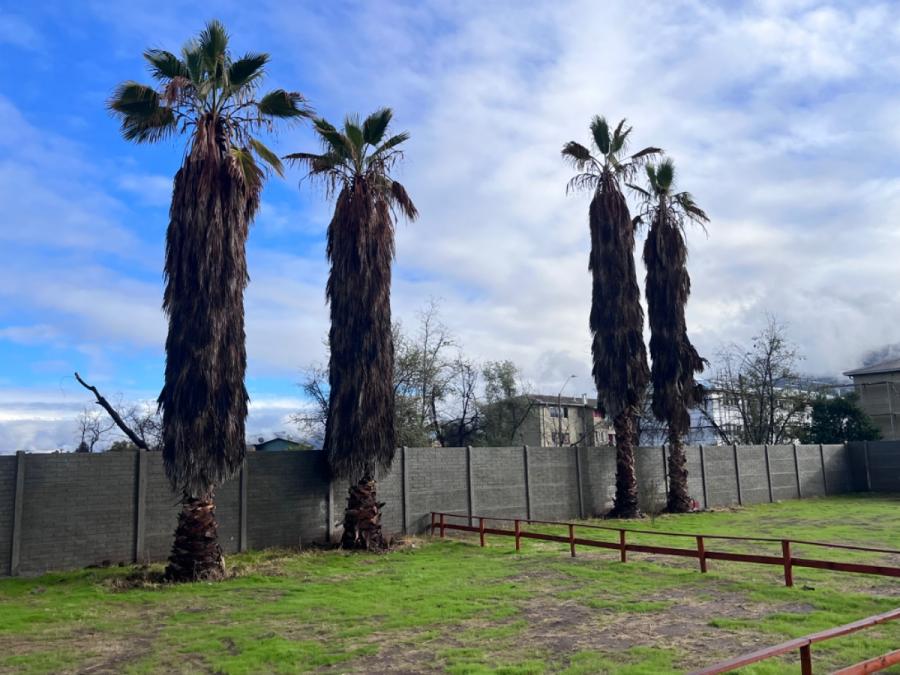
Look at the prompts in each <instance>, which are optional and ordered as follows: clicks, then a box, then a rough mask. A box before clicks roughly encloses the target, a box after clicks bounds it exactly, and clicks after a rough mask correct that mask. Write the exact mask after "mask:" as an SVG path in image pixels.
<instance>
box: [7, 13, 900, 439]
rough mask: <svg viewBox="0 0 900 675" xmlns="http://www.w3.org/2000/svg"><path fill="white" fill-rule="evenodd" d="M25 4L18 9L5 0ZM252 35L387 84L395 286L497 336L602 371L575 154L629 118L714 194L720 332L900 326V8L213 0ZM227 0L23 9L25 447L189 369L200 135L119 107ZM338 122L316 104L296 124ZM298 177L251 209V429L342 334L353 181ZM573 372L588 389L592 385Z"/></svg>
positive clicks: (14, 399) (286, 409)
mask: <svg viewBox="0 0 900 675" xmlns="http://www.w3.org/2000/svg"><path fill="white" fill-rule="evenodd" d="M7 6H9V5H7ZM216 8H217V9H216V11H217V12H218V18H220V19H221V20H222V21H224V22H225V24H226V25H227V26H228V27H229V29H230V31H231V32H232V45H233V50H234V51H235V52H236V53H243V52H245V51H259V50H262V51H268V52H270V53H271V55H272V64H271V67H270V69H269V78H268V84H269V85H271V86H272V87H275V86H278V87H284V88H287V89H294V90H299V91H301V92H303V93H304V94H305V95H306V96H307V97H308V98H309V99H310V100H311V102H312V104H313V105H314V106H315V108H316V109H317V111H318V112H320V113H321V114H322V115H324V116H325V117H327V118H329V119H333V120H335V121H339V120H340V119H341V118H342V117H343V115H344V114H345V113H347V112H357V111H358V112H361V113H366V112H369V111H371V110H373V109H375V108H377V107H380V106H384V105H388V106H391V107H393V108H394V110H395V122H396V127H397V130H400V129H407V130H409V131H410V132H411V134H412V138H411V140H410V141H409V143H408V144H407V158H406V161H405V163H404V165H403V167H402V168H401V169H400V171H399V175H398V177H399V178H400V179H401V180H402V181H403V182H404V183H405V184H406V185H407V188H408V190H409V192H410V194H411V195H412V197H413V199H414V200H415V202H416V204H417V205H418V207H419V210H420V212H421V218H420V220H419V221H418V222H416V223H414V224H401V225H400V226H399V228H398V235H397V267H396V273H395V285H394V294H393V299H394V312H395V314H396V315H397V316H398V317H399V318H401V319H402V320H404V321H405V322H406V323H407V324H409V323H412V322H414V320H415V314H416V311H417V310H418V309H419V308H420V307H422V305H423V304H424V303H425V302H426V301H427V300H428V298H431V297H433V298H439V299H441V302H442V307H443V317H444V321H445V323H446V324H447V325H448V326H449V327H450V329H451V330H452V331H453V332H454V333H455V334H456V335H457V336H458V339H459V341H460V342H461V343H462V344H464V345H465V348H466V351H467V352H468V353H469V354H470V355H471V356H473V357H476V358H479V359H492V358H511V359H513V360H515V361H516V362H517V363H518V364H519V365H520V366H521V368H522V369H523V371H524V373H525V374H526V376H527V377H528V379H530V380H531V381H532V382H533V383H535V385H536V386H537V387H538V388H543V389H546V390H547V391H551V390H552V391H554V392H555V390H556V389H557V388H558V386H559V384H560V383H561V382H562V381H563V380H564V378H565V377H566V376H568V375H569V374H571V373H575V374H577V375H578V379H577V380H576V381H575V385H574V390H575V391H571V392H569V393H581V392H588V393H590V392H591V381H590V375H589V373H590V366H589V352H590V345H589V335H588V331H587V314H588V305H589V295H590V285H589V277H588V273H587V251H588V236H587V223H586V220H587V216H586V213H587V202H588V197H587V196H585V195H574V196H568V197H567V196H566V193H565V184H566V180H567V178H568V177H569V175H570V172H569V169H568V168H567V167H566V166H565V165H564V164H563V163H562V162H561V161H560V157H559V150H560V148H561V146H562V144H563V143H564V142H565V141H568V140H572V139H574V140H580V141H582V142H587V140H588V130H587V125H588V122H589V120H590V118H591V116H592V115H594V114H597V113H601V114H604V115H606V116H607V117H609V118H612V119H618V118H621V117H627V118H628V120H629V121H630V123H631V124H633V126H634V132H633V139H634V149H638V148H639V147H643V145H651V144H652V145H659V146H662V147H663V148H665V149H666V150H667V151H668V152H669V154H670V155H671V156H672V157H673V158H674V159H675V162H676V164H677V166H678V170H679V179H680V185H681V187H682V188H683V189H689V190H690V191H691V192H693V193H694V195H695V197H696V199H697V201H698V202H699V203H700V205H701V206H703V207H704V208H705V209H706V210H707V212H708V213H709V214H710V216H711V219H712V223H711V225H710V227H709V234H708V237H707V236H706V235H704V234H703V233H702V232H700V231H692V232H690V233H689V245H690V248H691V259H690V269H691V274H692V277H693V282H694V293H693V297H692V300H691V304H690V306H689V308H688V319H689V327H690V330H691V332H692V335H693V338H694V340H695V342H696V343H697V345H698V347H699V348H700V349H701V351H702V352H703V353H705V354H707V355H711V354H712V353H714V352H715V350H716V349H717V348H719V347H720V346H721V345H722V344H724V343H728V342H731V341H743V340H746V339H747V338H748V337H749V336H751V335H752V334H753V333H754V332H756V331H757V330H758V329H759V328H760V326H761V325H762V324H763V322H764V321H765V314H766V312H770V313H775V314H777V315H778V316H779V317H780V318H781V319H782V320H783V321H785V322H787V323H788V324H789V332H790V335H791V337H792V338H793V340H794V341H795V342H796V343H797V344H798V345H799V347H800V350H801V351H802V352H803V353H804V354H805V355H806V357H807V358H806V361H805V364H804V368H805V369H806V370H807V371H809V372H811V373H816V374H825V375H837V374H839V373H840V371H842V370H845V369H847V368H850V367H853V366H855V365H857V364H858V362H859V361H860V360H861V359H862V358H863V356H864V354H865V353H866V352H868V351H869V350H872V349H876V348H878V347H881V346H883V345H885V344H892V343H896V342H898V341H900V331H898V325H900V321H898V317H900V292H898V288H900V264H898V260H900V227H898V216H900V179H898V175H900V171H898V169H900V159H898V157H900V123H898V121H900V87H898V81H900V77H898V76H900V5H897V3H892V2H884V3H878V2H863V1H850V2H846V3H838V2H831V3H822V2H806V1H802V0H797V1H789V0H771V1H760V2H747V3H739V2H728V3H722V2H690V1H675V2H673V1H671V0H669V1H665V2H644V1H639V2H634V1H633V0H630V1H628V2H614V1H608V2H602V3H600V2H593V1H592V0H586V1H584V2H578V1H568V0H567V1H561V0H557V1H554V2H543V3H538V2H534V3H531V2H499V1H498V2H456V3H451V2H433V3H420V2H409V3H405V2H374V1H373V2H359V3H343V2H332V3H321V2H287V1H280V2H276V1H271V2H270V1H262V2H258V3H246V2H240V3H238V2H229V1H223V2H218V3H216ZM206 11H207V10H206V9H205V7H204V6H203V5H202V3H200V4H198V3H195V2H190V3H188V2H184V3H181V2H170V1H168V0H155V1H154V2H143V1H137V2H128V3H121V2H109V3H107V2H87V1H85V2H77V3H76V2H68V3H67V2H42V3H32V4H31V6H30V7H28V6H27V5H26V4H19V5H18V6H17V7H16V9H14V10H6V9H0V64H2V65H0V83H2V84H0V119H2V120H3V123H2V124H0V150H2V153H0V201H2V204H3V210H2V216H0V363H2V368H0V453H4V452H11V451H14V450H15V449H18V448H30V449H47V448H54V447H60V446H71V445H72V444H73V441H74V436H73V427H72V419H73V418H74V417H75V415H76V414H77V413H78V411H79V410H80V409H81V408H83V407H84V406H85V405H86V404H89V402H90V400H89V397H88V396H87V395H86V392H84V391H83V390H81V389H80V388H79V387H78V385H77V384H76V383H75V382H74V380H73V379H72V376H71V374H72V372H73V371H74V370H78V371H79V372H80V373H82V375H84V376H85V377H86V378H87V379H89V380H91V381H93V382H94V383H96V384H97V385H98V386H99V387H100V388H101V389H102V390H104V391H105V392H108V393H109V394H110V395H111V396H122V397H124V398H126V399H130V400H142V399H152V398H153V397H155V395H156V394H157V393H158V391H159V388H160V385H161V378H162V366H163V359H164V355H163V342H164V338H165V322H164V318H163V315H162V313H161V311H160V299H161V293H162V275H161V269H162V258H163V238H164V232H165V227H166V216H167V207H168V200H169V195H170V190H171V177H172V175H173V174H174V172H175V171H176V170H177V167H178V165H179V163H180V160H181V157H182V148H183V144H182V142H180V141H169V142H166V143H163V144H161V145H159V146H155V147H147V146H133V145H130V144H128V143H126V142H124V141H122V140H121V139H120V138H119V135H118V129H117V124H116V122H115V121H114V120H113V119H111V118H110V117H109V116H108V115H107V114H106V112H105V110H104V101H105V99H106V98H107V97H108V96H109V94H110V91H111V90H112V88H113V87H114V86H115V85H116V83H118V82H119V81H121V80H124V79H139V80H148V79H149V78H148V76H147V73H146V70H145V68H144V65H143V63H142V59H141V52H142V50H143V49H144V48H147V47H160V48H165V49H169V50H173V51H174V50H177V49H178V48H179V47H180V46H181V44H182V43H183V42H184V41H185V40H186V39H187V38H189V37H191V35H193V34H194V33H196V32H197V31H198V30H199V29H200V28H201V27H202V25H203V23H204V22H205V21H206V20H207V19H209V18H212V17H211V16H209V15H208V14H207V13H206ZM271 143H272V145H273V146H274V147H275V148H276V149H277V150H278V151H279V152H281V153H287V152H295V151H299V150H306V149H312V148H314V147H315V145H314V141H313V139H312V136H311V134H310V133H309V130H308V129H306V128H302V127H299V128H293V129H286V130H284V131H282V132H281V133H279V135H278V136H277V137H276V138H273V139H272V140H271ZM299 179H300V175H299V174H298V173H290V174H289V175H288V176H287V178H286V179H285V180H273V181H272V182H271V183H270V184H269V186H268V187H267V188H266V192H265V195H264V198H263V207H262V211H261V213H260V215H259V217H258V219H257V222H256V224H255V226H254V228H253V231H252V233H251V238H250V243H249V260H250V272H251V276H252V281H251V284H250V287H249V289H248V291H247V297H246V303H247V333H248V353H249V372H248V387H249V389H250V393H251V396H252V399H253V403H252V412H251V418H250V421H249V422H248V434H250V435H251V436H256V435H258V434H261V433H266V432H271V431H274V430H278V429H289V425H288V423H287V421H286V418H287V415H289V414H290V413H291V412H292V411H294V410H296V409H297V408H298V407H300V406H302V405H303V401H302V399H301V398H300V395H299V391H298V388H297V386H296V382H297V381H298V379H299V372H300V369H301V368H302V367H303V366H304V365H306V364H309V363H311V362H315V361H319V360H321V359H322V358H323V347H322V337H323V335H324V334H325V332H326V322H327V308H326V306H325V303H324V293H323V288H324V282H325V276H326V273H327V268H326V265H325V261H324V231H325V227H326V225H327V222H328V216H329V204H328V203H327V201H326V200H325V197H324V195H323V194H322V193H321V192H320V191H318V190H316V189H315V188H312V187H310V186H309V185H308V184H305V183H304V184H302V185H299V186H298V180H299ZM570 387H571V385H570Z"/></svg>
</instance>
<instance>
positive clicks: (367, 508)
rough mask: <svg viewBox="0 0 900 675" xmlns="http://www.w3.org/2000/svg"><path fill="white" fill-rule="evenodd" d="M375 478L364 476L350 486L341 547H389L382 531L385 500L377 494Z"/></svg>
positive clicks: (380, 549)
mask: <svg viewBox="0 0 900 675" xmlns="http://www.w3.org/2000/svg"><path fill="white" fill-rule="evenodd" d="M375 491H376V483H375V479H374V478H372V477H371V476H370V475H366V476H363V477H362V478H361V479H360V481H359V482H358V483H357V484H356V485H351V486H350V491H349V497H348V499H347V510H346V511H345V512H344V535H343V537H342V538H341V548H345V549H358V550H366V551H383V550H385V549H386V548H387V542H386V541H385V540H384V534H383V532H382V531H381V514H382V512H381V509H382V507H383V506H384V502H379V501H378V497H377V496H376V493H375Z"/></svg>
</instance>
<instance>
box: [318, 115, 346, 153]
mask: <svg viewBox="0 0 900 675" xmlns="http://www.w3.org/2000/svg"><path fill="white" fill-rule="evenodd" d="M313 126H314V127H315V130H316V133H317V134H319V136H320V137H321V138H322V140H323V141H324V142H325V145H326V146H327V147H328V148H329V149H330V150H331V151H332V152H334V153H335V154H337V155H339V156H340V157H344V158H346V159H350V158H352V157H353V146H352V144H351V142H350V140H349V139H348V138H347V137H346V136H345V135H344V134H342V133H341V132H340V131H338V130H337V129H336V128H335V127H334V126H333V125H332V124H331V123H330V122H328V121H327V120H325V119H323V118H321V117H319V118H316V119H315V120H313Z"/></svg>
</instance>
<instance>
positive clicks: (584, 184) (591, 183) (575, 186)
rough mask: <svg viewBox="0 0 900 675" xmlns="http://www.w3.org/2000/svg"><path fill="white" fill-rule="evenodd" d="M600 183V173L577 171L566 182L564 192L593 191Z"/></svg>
mask: <svg viewBox="0 0 900 675" xmlns="http://www.w3.org/2000/svg"><path fill="white" fill-rule="evenodd" d="M599 183H600V174H597V173H579V174H577V175H576V176H573V177H572V178H571V179H570V180H569V182H568V183H567V184H566V194H569V192H582V191H593V190H596V189H597V185H599Z"/></svg>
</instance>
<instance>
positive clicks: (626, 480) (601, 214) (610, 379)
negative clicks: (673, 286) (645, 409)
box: [562, 117, 661, 518]
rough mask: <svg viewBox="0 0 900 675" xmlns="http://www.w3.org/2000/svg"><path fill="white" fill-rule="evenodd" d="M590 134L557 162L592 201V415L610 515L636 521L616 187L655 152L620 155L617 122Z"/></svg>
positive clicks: (631, 334) (631, 325) (630, 245)
mask: <svg viewBox="0 0 900 675" xmlns="http://www.w3.org/2000/svg"><path fill="white" fill-rule="evenodd" d="M590 128H591V135H592V140H593V150H594V151H595V153H596V154H594V153H593V152H592V150H591V149H589V148H587V147H585V146H583V145H581V144H580V143H576V142H575V141H570V142H568V143H566V145H565V146H564V147H563V149H562V155H563V158H565V159H566V160H568V161H569V162H570V163H571V164H572V165H573V167H574V168H575V169H576V171H578V173H577V174H576V175H575V176H574V177H573V178H572V179H571V180H570V181H569V185H568V188H567V191H568V190H590V191H592V193H593V197H592V199H591V205H590V210H589V216H588V220H589V223H590V231H591V255H590V264H589V269H590V271H591V274H592V276H593V289H592V297H591V315H590V328H591V334H592V336H593V344H592V346H591V352H592V354H593V360H594V367H593V375H594V382H595V384H596V385H597V407H598V408H599V409H600V412H601V413H602V414H604V415H608V416H609V417H611V418H612V420H613V426H614V428H615V432H616V496H615V503H614V505H613V510H612V511H611V512H610V515H613V516H617V517H622V518H629V517H633V516H636V515H638V513H639V509H638V496H637V480H636V478H635V471H634V445H635V441H636V438H635V437H636V435H637V434H636V428H637V425H636V419H637V415H638V412H639V408H640V403H641V398H642V396H643V394H644V389H645V387H646V385H647V381H648V379H649V377H650V373H649V369H648V367H647V350H646V348H645V346H644V336H643V330H644V311H643V309H642V308H641V302H640V289H639V288H638V283H637V273H636V271H635V263H634V223H633V222H632V220H631V215H630V214H629V212H628V203H627V202H626V200H625V196H624V195H623V194H622V187H621V184H620V181H621V180H627V179H628V178H630V177H631V176H632V175H633V173H634V171H635V169H636V167H637V166H638V165H640V164H641V163H642V162H643V161H645V160H646V158H647V157H650V156H652V155H655V154H657V153H659V152H661V150H660V149H659V148H653V147H649V148H644V149H643V150H641V151H640V152H637V153H634V154H633V155H628V154H626V148H627V145H628V137H629V135H630V134H631V127H626V126H625V120H622V121H621V122H619V124H618V126H617V127H616V128H615V129H614V130H612V131H610V128H609V125H608V124H607V122H606V120H605V119H604V118H603V117H594V119H593V120H592V121H591V127H590Z"/></svg>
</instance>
